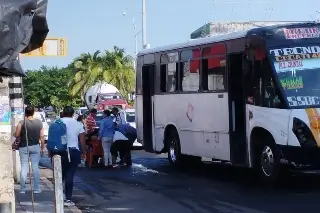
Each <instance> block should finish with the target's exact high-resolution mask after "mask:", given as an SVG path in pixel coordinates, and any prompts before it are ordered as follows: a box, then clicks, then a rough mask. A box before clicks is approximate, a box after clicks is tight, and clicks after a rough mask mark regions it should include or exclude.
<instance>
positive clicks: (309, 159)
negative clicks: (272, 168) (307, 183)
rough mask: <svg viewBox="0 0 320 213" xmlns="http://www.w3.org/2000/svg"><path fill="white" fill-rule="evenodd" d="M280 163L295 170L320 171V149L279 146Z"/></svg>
mask: <svg viewBox="0 0 320 213" xmlns="http://www.w3.org/2000/svg"><path fill="white" fill-rule="evenodd" d="M278 149H279V152H280V156H281V157H280V163H281V164H282V165H284V166H286V167H288V169H293V170H320V148H318V147H315V148H303V147H296V146H281V145H278Z"/></svg>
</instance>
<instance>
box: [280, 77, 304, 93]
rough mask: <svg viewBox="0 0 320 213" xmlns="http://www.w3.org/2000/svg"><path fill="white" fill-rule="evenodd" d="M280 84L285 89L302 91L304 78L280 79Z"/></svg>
mask: <svg viewBox="0 0 320 213" xmlns="http://www.w3.org/2000/svg"><path fill="white" fill-rule="evenodd" d="M280 83H281V86H282V87H283V89H286V90H287V89H302V88H303V79H302V76H296V77H295V76H292V77H284V78H280Z"/></svg>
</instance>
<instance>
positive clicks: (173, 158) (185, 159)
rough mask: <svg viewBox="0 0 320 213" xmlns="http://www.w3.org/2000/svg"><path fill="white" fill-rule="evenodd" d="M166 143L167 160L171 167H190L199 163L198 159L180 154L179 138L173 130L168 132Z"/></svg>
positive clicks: (199, 159)
mask: <svg viewBox="0 0 320 213" xmlns="http://www.w3.org/2000/svg"><path fill="white" fill-rule="evenodd" d="M166 143H167V151H168V159H169V162H170V164H171V165H173V166H176V167H185V166H186V167H190V166H193V165H198V164H199V163H201V158H200V157H196V156H190V155H184V154H182V153H181V145H180V138H179V135H178V133H177V131H176V130H175V129H174V130H170V132H169V134H168V136H167V139H166Z"/></svg>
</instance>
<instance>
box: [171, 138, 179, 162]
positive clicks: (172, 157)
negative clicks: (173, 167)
mask: <svg viewBox="0 0 320 213" xmlns="http://www.w3.org/2000/svg"><path fill="white" fill-rule="evenodd" d="M169 151H170V158H171V160H172V162H176V160H177V157H176V142H175V140H172V141H171V142H170V150H169Z"/></svg>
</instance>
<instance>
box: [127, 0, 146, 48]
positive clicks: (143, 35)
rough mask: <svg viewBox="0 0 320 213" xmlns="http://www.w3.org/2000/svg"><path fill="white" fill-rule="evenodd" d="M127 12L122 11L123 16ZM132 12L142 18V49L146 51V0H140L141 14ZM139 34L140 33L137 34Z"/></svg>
mask: <svg viewBox="0 0 320 213" xmlns="http://www.w3.org/2000/svg"><path fill="white" fill-rule="evenodd" d="M127 11H129V9H126V10H124V12H123V16H126V15H127ZM130 11H132V12H135V13H138V14H140V15H141V17H142V30H141V32H142V48H143V49H148V48H149V46H150V45H149V44H148V43H147V23H146V22H147V14H146V0H142V12H137V11H135V10H131V9H130ZM139 33H140V32H139ZM139 33H138V34H139Z"/></svg>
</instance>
